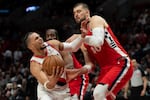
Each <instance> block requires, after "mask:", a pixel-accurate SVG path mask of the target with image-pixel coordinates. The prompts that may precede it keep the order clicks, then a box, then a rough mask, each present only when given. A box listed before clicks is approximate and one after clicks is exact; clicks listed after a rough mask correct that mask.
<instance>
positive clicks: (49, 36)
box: [46, 30, 56, 40]
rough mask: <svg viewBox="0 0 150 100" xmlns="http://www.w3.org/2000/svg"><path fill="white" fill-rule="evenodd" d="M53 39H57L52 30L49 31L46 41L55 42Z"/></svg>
mask: <svg viewBox="0 0 150 100" xmlns="http://www.w3.org/2000/svg"><path fill="white" fill-rule="evenodd" d="M53 39H56V34H55V33H54V32H52V31H51V30H48V31H47V32H46V40H53Z"/></svg>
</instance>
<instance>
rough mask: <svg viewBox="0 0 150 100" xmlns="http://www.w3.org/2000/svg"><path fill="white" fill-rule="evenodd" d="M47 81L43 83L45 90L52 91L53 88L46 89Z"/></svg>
mask: <svg viewBox="0 0 150 100" xmlns="http://www.w3.org/2000/svg"><path fill="white" fill-rule="evenodd" d="M48 82H49V81H46V82H45V83H44V88H45V89H46V90H47V91H52V90H53V89H48V88H47V86H46V85H47V83H48Z"/></svg>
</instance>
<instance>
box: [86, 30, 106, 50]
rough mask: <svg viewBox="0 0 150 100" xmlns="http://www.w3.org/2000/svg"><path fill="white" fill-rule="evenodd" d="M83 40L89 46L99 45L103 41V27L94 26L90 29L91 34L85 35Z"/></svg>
mask: <svg viewBox="0 0 150 100" xmlns="http://www.w3.org/2000/svg"><path fill="white" fill-rule="evenodd" d="M84 42H85V43H87V44H89V45H91V46H96V47H99V46H101V45H102V44H103V43H104V28H102V27H96V28H94V29H92V36H86V37H85V41H84Z"/></svg>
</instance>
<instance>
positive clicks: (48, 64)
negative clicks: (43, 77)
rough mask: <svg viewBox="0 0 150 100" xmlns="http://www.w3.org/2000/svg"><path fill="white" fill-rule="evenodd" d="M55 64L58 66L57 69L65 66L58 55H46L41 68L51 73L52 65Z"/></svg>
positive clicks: (54, 65)
mask: <svg viewBox="0 0 150 100" xmlns="http://www.w3.org/2000/svg"><path fill="white" fill-rule="evenodd" d="M57 66H59V69H60V68H62V67H64V66H65V63H64V61H63V60H62V59H61V58H60V57H59V56H58V55H51V56H47V57H45V59H44V61H43V66H42V70H43V71H44V72H46V73H47V74H48V75H51V74H52V71H53V70H52V69H53V67H57ZM55 70H58V69H55Z"/></svg>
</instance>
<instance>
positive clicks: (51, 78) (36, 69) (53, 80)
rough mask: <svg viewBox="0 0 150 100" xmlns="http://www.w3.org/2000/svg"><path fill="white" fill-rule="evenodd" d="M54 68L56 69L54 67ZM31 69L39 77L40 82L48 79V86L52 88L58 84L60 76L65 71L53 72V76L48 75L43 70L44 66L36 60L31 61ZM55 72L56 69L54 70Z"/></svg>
mask: <svg viewBox="0 0 150 100" xmlns="http://www.w3.org/2000/svg"><path fill="white" fill-rule="evenodd" d="M53 70H54V69H53ZM30 71H31V74H32V75H33V76H34V77H35V78H36V79H37V81H38V82H40V83H41V84H42V85H44V83H45V82H46V81H49V82H48V83H47V85H46V86H47V88H48V89H52V88H54V86H55V85H56V83H57V81H58V79H59V77H60V76H61V75H62V73H63V69H62V70H61V71H60V72H57V73H53V74H52V76H47V75H46V74H45V73H44V72H43V71H42V66H41V65H40V64H38V63H36V62H31V63H30ZM53 72H54V71H53Z"/></svg>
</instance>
